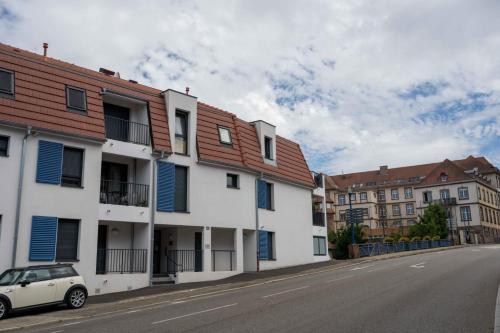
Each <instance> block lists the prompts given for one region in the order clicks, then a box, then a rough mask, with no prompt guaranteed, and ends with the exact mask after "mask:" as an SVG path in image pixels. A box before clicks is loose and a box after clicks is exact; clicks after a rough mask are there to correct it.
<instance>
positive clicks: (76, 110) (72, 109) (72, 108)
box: [65, 85, 88, 115]
mask: <svg viewBox="0 0 500 333" xmlns="http://www.w3.org/2000/svg"><path fill="white" fill-rule="evenodd" d="M70 89H72V90H76V91H80V92H83V103H84V104H85V106H84V107H83V108H81V107H78V106H72V105H70V100H69V90H70ZM65 91H66V107H67V109H68V111H69V112H74V113H79V114H85V115H86V114H87V109H88V107H87V91H86V90H85V89H82V88H78V87H75V86H71V85H66V89H65Z"/></svg>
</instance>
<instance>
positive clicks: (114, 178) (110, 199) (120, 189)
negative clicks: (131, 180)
mask: <svg viewBox="0 0 500 333" xmlns="http://www.w3.org/2000/svg"><path fill="white" fill-rule="evenodd" d="M127 178H128V165H126V164H120V163H112V162H104V161H103V162H102V166H101V193H102V195H101V196H104V198H105V199H106V202H104V203H108V204H112V205H122V204H126V202H122V201H126V199H127V195H128V185H127Z"/></svg>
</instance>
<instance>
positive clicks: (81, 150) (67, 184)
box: [61, 145, 85, 188]
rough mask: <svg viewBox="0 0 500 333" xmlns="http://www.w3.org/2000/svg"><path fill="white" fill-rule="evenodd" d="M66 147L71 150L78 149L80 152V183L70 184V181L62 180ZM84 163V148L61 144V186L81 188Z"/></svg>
mask: <svg viewBox="0 0 500 333" xmlns="http://www.w3.org/2000/svg"><path fill="white" fill-rule="evenodd" d="M66 149H68V150H73V151H77V150H78V151H80V152H81V153H82V159H81V164H80V183H79V184H71V183H65V182H64V151H65V150H66ZM84 165H85V149H83V148H79V147H73V146H66V145H63V157H62V167H61V186H64V187H75V188H83V166H84Z"/></svg>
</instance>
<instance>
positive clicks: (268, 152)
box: [264, 136, 273, 160]
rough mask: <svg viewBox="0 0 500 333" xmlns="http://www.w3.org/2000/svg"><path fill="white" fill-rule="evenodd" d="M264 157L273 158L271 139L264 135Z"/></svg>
mask: <svg viewBox="0 0 500 333" xmlns="http://www.w3.org/2000/svg"><path fill="white" fill-rule="evenodd" d="M264 157H265V158H266V159H268V160H272V159H273V139H271V138H270V137H267V136H266V137H264Z"/></svg>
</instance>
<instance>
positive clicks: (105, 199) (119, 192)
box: [99, 180, 149, 207]
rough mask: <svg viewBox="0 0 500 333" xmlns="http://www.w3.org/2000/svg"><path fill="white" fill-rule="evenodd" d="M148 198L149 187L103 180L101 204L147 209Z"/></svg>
mask: <svg viewBox="0 0 500 333" xmlns="http://www.w3.org/2000/svg"><path fill="white" fill-rule="evenodd" d="M148 198H149V185H143V184H135V183H127V182H119V181H115V180H101V197H100V198H99V202H100V203H104V204H111V205H122V206H139V207H147V206H148Z"/></svg>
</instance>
